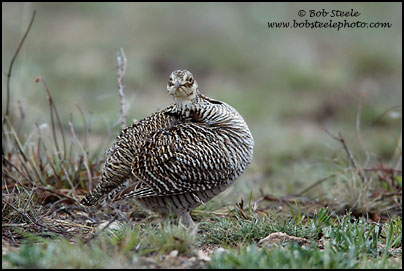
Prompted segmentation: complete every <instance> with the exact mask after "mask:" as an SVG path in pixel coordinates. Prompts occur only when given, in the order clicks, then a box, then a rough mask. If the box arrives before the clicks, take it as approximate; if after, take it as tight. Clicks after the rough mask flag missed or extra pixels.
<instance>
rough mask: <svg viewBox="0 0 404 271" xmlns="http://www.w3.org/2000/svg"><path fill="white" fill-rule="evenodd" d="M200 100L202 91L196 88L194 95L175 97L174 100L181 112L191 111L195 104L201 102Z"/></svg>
mask: <svg viewBox="0 0 404 271" xmlns="http://www.w3.org/2000/svg"><path fill="white" fill-rule="evenodd" d="M199 100H200V93H199V91H198V90H196V91H195V92H194V93H193V94H192V95H189V96H187V97H175V98H174V101H175V103H176V105H177V109H178V110H179V111H180V112H186V111H188V112H189V111H191V110H192V109H193V108H194V107H195V104H197V103H198V102H199Z"/></svg>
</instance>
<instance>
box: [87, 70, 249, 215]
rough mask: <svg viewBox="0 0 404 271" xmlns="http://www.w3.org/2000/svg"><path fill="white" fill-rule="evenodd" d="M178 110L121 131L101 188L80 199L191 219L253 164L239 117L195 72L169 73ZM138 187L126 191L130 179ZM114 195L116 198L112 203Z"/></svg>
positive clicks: (246, 131) (168, 110) (172, 108)
mask: <svg viewBox="0 0 404 271" xmlns="http://www.w3.org/2000/svg"><path fill="white" fill-rule="evenodd" d="M167 90H168V92H169V94H170V95H172V96H173V98H174V101H175V103H174V104H173V105H171V106H169V107H167V108H166V109H164V110H162V111H159V112H157V113H154V114H152V115H151V116H149V117H147V118H145V119H143V120H141V121H139V122H136V123H134V124H132V125H131V126H129V127H128V128H126V129H124V130H123V131H122V132H121V133H120V135H119V136H118V137H117V139H116V141H115V143H114V144H113V145H112V147H111V148H110V149H109V150H108V152H107V159H106V161H105V164H104V167H103V170H102V174H101V180H100V183H99V184H98V185H97V187H96V188H95V189H94V190H93V191H92V192H90V193H89V194H88V195H87V196H86V197H85V198H84V199H83V200H82V204H84V205H88V206H90V205H95V204H96V203H97V202H98V201H99V200H100V199H101V198H103V197H104V196H107V195H108V194H110V198H113V199H114V200H119V199H123V198H128V197H134V198H135V199H136V200H137V201H138V202H139V203H141V204H142V205H143V206H145V207H146V208H149V209H151V210H153V211H156V212H160V213H169V212H172V213H177V214H182V213H186V212H188V211H190V210H192V209H193V208H195V207H197V206H198V205H200V204H202V203H203V202H206V201H208V200H210V199H211V198H213V197H214V196H216V195H218V194H219V193H221V192H222V191H224V190H225V189H226V188H227V187H228V186H229V185H231V184H232V183H233V182H234V180H235V179H237V178H238V177H239V176H240V175H241V174H242V173H243V172H244V171H245V170H246V168H247V167H248V165H249V164H250V163H251V161H252V156H253V146H254V141H253V138H252V135H251V132H250V130H249V129H248V126H247V124H246V123H245V121H244V120H243V118H242V117H241V115H240V114H239V113H238V112H237V111H236V110H235V109H234V108H233V107H231V106H230V105H228V104H226V103H224V102H221V101H217V100H214V99H211V98H208V97H206V96H204V95H202V94H201V93H200V92H199V90H198V84H197V82H196V81H195V80H194V79H193V76H192V74H191V73H190V72H188V71H186V70H177V71H174V72H173V73H171V76H170V81H169V82H168V85H167ZM128 179H130V180H132V181H133V182H132V183H133V184H132V185H129V187H127V188H125V189H123V190H122V191H119V190H121V189H122V184H123V183H124V182H125V181H126V180H128ZM111 195H112V196H111Z"/></svg>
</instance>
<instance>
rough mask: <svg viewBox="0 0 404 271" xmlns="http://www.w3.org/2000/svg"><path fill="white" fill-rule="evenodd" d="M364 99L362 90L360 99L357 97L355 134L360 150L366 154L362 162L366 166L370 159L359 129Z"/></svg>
mask: <svg viewBox="0 0 404 271" xmlns="http://www.w3.org/2000/svg"><path fill="white" fill-rule="evenodd" d="M364 99H365V92H364V91H362V93H361V96H360V99H359V105H358V112H357V114H356V134H357V136H358V140H359V145H360V146H361V148H362V150H363V151H364V152H365V154H366V161H365V163H364V164H363V167H367V164H368V162H369V160H370V154H369V152H368V151H367V150H366V148H365V144H364V143H363V140H362V137H361V130H360V119H361V111H362V105H363V100H364Z"/></svg>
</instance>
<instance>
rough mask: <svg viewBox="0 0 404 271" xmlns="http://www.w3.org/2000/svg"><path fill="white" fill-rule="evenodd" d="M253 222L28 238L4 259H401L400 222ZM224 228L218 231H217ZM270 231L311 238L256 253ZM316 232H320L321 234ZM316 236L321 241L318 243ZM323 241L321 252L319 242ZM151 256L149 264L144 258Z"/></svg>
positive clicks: (322, 218)
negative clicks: (204, 255) (206, 254)
mask: <svg viewBox="0 0 404 271" xmlns="http://www.w3.org/2000/svg"><path fill="white" fill-rule="evenodd" d="M253 216H254V217H255V218H254V219H253V220H249V219H241V218H240V217H235V216H227V217H224V218H219V217H214V219H213V220H211V221H210V220H206V221H203V222H200V223H199V227H198V231H196V230H195V229H188V228H185V227H184V226H182V225H178V224H173V223H172V222H170V221H169V220H166V221H164V222H163V224H160V225H154V226H153V225H150V224H149V225H145V224H135V225H133V224H122V223H119V224H118V225H117V226H114V229H111V230H106V231H104V232H102V233H101V234H100V235H99V236H98V237H97V238H96V239H93V240H91V241H89V242H88V243H85V242H83V241H81V240H79V238H76V239H74V240H73V241H68V240H67V239H64V238H61V237H54V238H53V239H48V238H40V237H37V236H35V235H32V234H31V235H26V237H27V238H26V239H25V241H24V242H23V244H21V246H20V247H19V248H18V249H12V250H11V251H9V252H8V253H6V254H5V255H3V258H2V262H3V267H12V268H15V267H17V268H54V267H65V268H107V267H112V268H113V267H115V268H117V267H136V266H137V265H140V266H143V267H147V266H151V265H153V266H154V265H156V266H159V267H164V266H165V262H164V259H165V256H167V255H168V254H170V252H172V251H173V250H177V251H178V255H179V256H184V257H188V258H191V257H193V256H195V255H197V251H198V250H201V249H204V248H206V247H209V246H212V245H214V246H215V247H222V248H225V249H224V250H221V251H217V252H215V253H213V255H212V256H211V261H210V262H203V261H200V263H199V265H200V266H202V267H207V268H370V267H372V268H398V267H399V266H400V265H401V264H402V262H401V245H402V219H401V217H400V218H399V217H395V218H392V219H391V220H389V221H387V222H386V223H385V224H384V225H382V224H378V223H372V222H367V221H366V220H365V219H352V217H351V216H350V214H347V215H345V216H340V217H332V216H331V215H330V214H329V213H328V211H327V210H326V209H322V210H321V211H320V212H319V214H316V215H314V216H313V218H309V219H304V220H303V221H299V220H298V219H296V217H291V218H285V217H278V216H274V217H272V218H268V217H267V216H260V215H258V214H253ZM219 229H221V230H219ZM273 232H284V233H287V234H288V235H292V236H299V237H303V238H306V239H307V240H309V241H311V243H310V244H309V245H308V246H305V247H300V246H299V245H298V244H296V243H286V244H283V245H273V246H271V247H270V248H266V247H263V248H260V247H259V246H258V241H259V240H260V239H262V238H264V237H266V236H267V235H268V234H270V233H273ZM320 234H321V235H320ZM319 236H321V238H319ZM318 242H320V243H322V247H319V246H318V245H316V244H317V243H318ZM147 258H151V259H153V264H151V263H150V262H147V261H146V260H145V259H147Z"/></svg>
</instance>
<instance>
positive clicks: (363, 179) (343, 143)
mask: <svg viewBox="0 0 404 271" xmlns="http://www.w3.org/2000/svg"><path fill="white" fill-rule="evenodd" d="M323 130H324V131H325V132H326V133H327V134H328V135H329V136H331V137H332V138H334V139H335V140H337V141H339V142H340V143H341V144H342V147H343V148H344V150H345V152H346V154H347V156H348V159H349V161H350V163H351V164H352V166H353V167H354V168H355V169H356V170H358V175H359V177H360V178H361V180H362V182H366V177H365V175H364V174H363V170H362V169H360V168H358V166H357V164H356V162H355V159H354V157H353V155H352V153H351V152H350V151H349V149H348V146H347V145H346V143H345V139H344V137H343V136H342V134H341V133H340V132H339V133H338V137H337V136H335V135H333V134H331V133H330V132H329V131H328V130H327V129H325V128H323Z"/></svg>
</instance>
